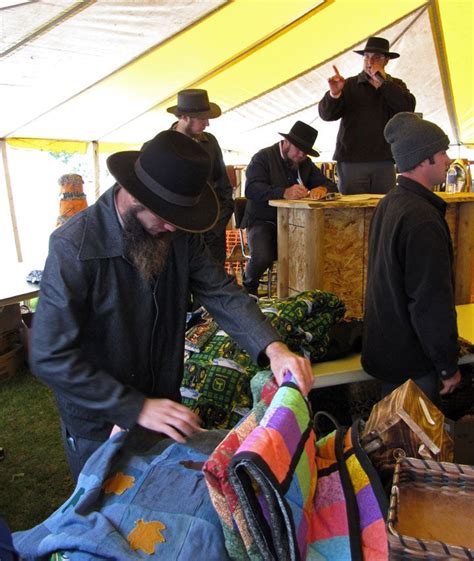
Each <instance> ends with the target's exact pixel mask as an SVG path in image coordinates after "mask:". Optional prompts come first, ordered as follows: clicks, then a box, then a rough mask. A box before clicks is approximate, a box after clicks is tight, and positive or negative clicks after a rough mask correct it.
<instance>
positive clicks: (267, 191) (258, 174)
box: [245, 152, 287, 202]
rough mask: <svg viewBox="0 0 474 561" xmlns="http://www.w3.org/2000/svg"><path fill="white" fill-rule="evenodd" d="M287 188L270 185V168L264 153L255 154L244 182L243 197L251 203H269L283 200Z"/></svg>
mask: <svg viewBox="0 0 474 561" xmlns="http://www.w3.org/2000/svg"><path fill="white" fill-rule="evenodd" d="M286 188H287V186H278V185H271V184H270V168H269V162H268V157H267V156H266V155H265V153H264V152H257V154H255V156H254V157H253V158H252V159H251V161H250V163H249V165H248V167H247V171H246V182H245V196H246V197H247V199H250V200H253V201H260V202H263V201H270V200H272V199H283V194H284V193H285V189H286Z"/></svg>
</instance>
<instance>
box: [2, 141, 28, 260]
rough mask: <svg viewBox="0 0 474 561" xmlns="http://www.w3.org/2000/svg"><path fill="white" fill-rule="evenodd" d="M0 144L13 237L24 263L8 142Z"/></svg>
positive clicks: (18, 255)
mask: <svg viewBox="0 0 474 561" xmlns="http://www.w3.org/2000/svg"><path fill="white" fill-rule="evenodd" d="M0 144H1V148H2V161H3V172H4V176H5V186H6V188H7V196H8V206H9V207H10V219H11V222H12V228H13V237H14V239H15V249H16V256H17V259H18V263H22V262H23V254H22V251H21V242H20V235H19V233H18V223H17V220H16V212H15V201H14V200H13V192H12V184H11V180H10V169H9V167H8V159H7V144H6V142H5V141H4V140H2V141H0Z"/></svg>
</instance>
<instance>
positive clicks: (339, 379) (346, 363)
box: [313, 304, 474, 388]
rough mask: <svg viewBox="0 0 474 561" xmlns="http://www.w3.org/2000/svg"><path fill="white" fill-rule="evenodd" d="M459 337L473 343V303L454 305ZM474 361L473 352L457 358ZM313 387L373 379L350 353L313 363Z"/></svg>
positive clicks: (465, 361)
mask: <svg viewBox="0 0 474 561" xmlns="http://www.w3.org/2000/svg"><path fill="white" fill-rule="evenodd" d="M456 311H457V314H458V332H459V335H460V337H462V338H463V339H466V340H467V341H469V342H471V343H472V344H474V304H464V305H461V306H456ZM469 362H474V354H469V355H465V356H463V357H461V358H460V359H459V364H467V363H469ZM313 373H314V382H313V388H325V387H328V386H336V385H338V384H349V383H352V382H363V381H364V380H375V378H373V377H372V376H370V374H367V372H365V370H364V369H363V368H362V365H361V363H360V354H352V355H349V356H347V357H344V358H340V359H338V360H330V361H328V362H318V363H317V364H314V365H313Z"/></svg>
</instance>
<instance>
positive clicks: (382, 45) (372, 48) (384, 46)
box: [354, 37, 400, 58]
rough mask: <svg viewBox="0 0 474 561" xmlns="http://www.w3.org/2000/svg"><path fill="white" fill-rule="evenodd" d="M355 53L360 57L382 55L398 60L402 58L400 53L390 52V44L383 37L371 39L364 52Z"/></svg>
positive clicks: (368, 40)
mask: <svg viewBox="0 0 474 561" xmlns="http://www.w3.org/2000/svg"><path fill="white" fill-rule="evenodd" d="M354 52H355V53H357V54H358V55H364V54H365V53H380V54H382V55H385V56H386V57H388V58H398V57H399V56H400V55H399V54H398V53H391V52H390V43H389V42H388V40H387V39H384V38H383V37H369V38H368V39H367V43H366V44H365V47H364V48H363V50H361V51H354Z"/></svg>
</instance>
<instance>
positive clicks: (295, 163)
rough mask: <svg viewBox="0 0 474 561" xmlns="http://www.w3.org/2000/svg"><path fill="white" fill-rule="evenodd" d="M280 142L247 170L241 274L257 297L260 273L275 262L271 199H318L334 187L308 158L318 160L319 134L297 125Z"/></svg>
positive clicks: (261, 153) (274, 217)
mask: <svg viewBox="0 0 474 561" xmlns="http://www.w3.org/2000/svg"><path fill="white" fill-rule="evenodd" d="M279 134H281V136H283V140H281V141H280V142H277V143H276V144H273V145H272V146H269V147H268V148H263V149H262V150H260V151H259V152H257V153H256V154H255V155H254V156H253V158H252V160H251V161H250V163H249V165H248V167H247V170H246V183H245V196H246V197H247V199H248V201H247V205H246V209H245V217H244V222H243V226H244V227H246V228H247V237H248V243H249V247H250V255H251V257H250V260H249V261H248V263H247V266H246V268H245V274H244V286H245V288H246V289H247V291H248V292H249V293H250V294H254V295H257V292H258V285H259V281H260V278H261V277H262V275H263V273H264V272H265V271H266V270H267V269H268V268H269V267H271V266H272V263H273V261H275V260H276V259H277V253H278V251H277V209H276V208H275V207H271V206H270V205H269V204H268V201H270V200H272V199H302V198H304V197H310V198H312V199H319V198H321V197H323V196H324V195H326V193H327V191H328V190H329V191H332V192H335V191H337V187H336V185H335V183H333V182H332V181H331V180H330V179H328V178H327V177H326V176H325V175H324V174H323V173H322V172H321V171H320V170H319V169H318V168H317V167H316V166H315V165H314V163H313V162H312V161H311V160H310V158H308V154H309V155H311V156H319V152H317V151H316V150H314V148H313V144H314V142H315V140H316V137H317V136H318V131H317V130H316V129H314V128H313V127H310V126H309V125H307V124H306V123H303V122H302V121H296V123H295V124H294V125H293V126H292V128H291V130H290V132H289V133H288V134H286V133H279Z"/></svg>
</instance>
